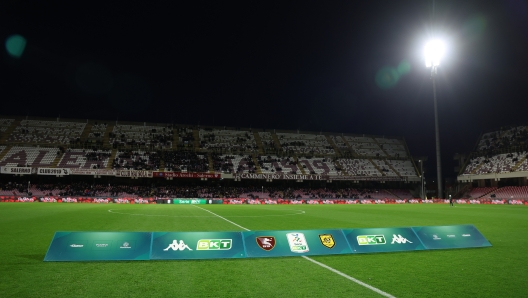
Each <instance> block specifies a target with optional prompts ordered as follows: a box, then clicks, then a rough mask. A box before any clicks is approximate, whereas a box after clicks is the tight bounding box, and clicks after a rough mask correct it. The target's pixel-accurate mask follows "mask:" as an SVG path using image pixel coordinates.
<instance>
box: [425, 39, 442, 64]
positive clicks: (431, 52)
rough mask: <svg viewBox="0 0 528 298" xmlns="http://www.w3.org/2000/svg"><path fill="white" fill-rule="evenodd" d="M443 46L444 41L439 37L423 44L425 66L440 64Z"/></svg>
mask: <svg viewBox="0 0 528 298" xmlns="http://www.w3.org/2000/svg"><path fill="white" fill-rule="evenodd" d="M444 51H445V47H444V43H443V42H442V41H441V40H439V39H433V40H431V41H429V42H428V43H427V44H426V45H425V49H424V53H425V66H426V67H431V66H438V65H440V59H442V56H443V55H444Z"/></svg>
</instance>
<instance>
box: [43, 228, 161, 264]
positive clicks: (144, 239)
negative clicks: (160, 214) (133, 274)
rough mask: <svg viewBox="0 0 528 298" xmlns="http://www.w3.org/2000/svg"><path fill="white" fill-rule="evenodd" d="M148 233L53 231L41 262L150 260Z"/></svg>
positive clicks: (149, 235)
mask: <svg viewBox="0 0 528 298" xmlns="http://www.w3.org/2000/svg"><path fill="white" fill-rule="evenodd" d="M151 234H152V233H149V232H146V233H144V232H56V233H55V236H54V237H53V240H52V241H51V245H50V247H49V249H48V252H47V253H46V257H45V258H44V261H103V260H104V261H125V260H127V261H128V260H149V257H150V256H149V253H150V240H151Z"/></svg>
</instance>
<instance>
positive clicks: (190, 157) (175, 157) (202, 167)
mask: <svg viewBox="0 0 528 298" xmlns="http://www.w3.org/2000/svg"><path fill="white" fill-rule="evenodd" d="M162 157H163V160H164V162H165V170H166V171H169V172H202V173H203V172H208V171H209V160H208V159H207V157H206V156H205V155H201V154H197V153H196V152H194V151H186V150H183V151H164V152H162Z"/></svg>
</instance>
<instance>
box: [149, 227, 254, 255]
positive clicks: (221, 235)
mask: <svg viewBox="0 0 528 298" xmlns="http://www.w3.org/2000/svg"><path fill="white" fill-rule="evenodd" d="M245 257H246V253H245V250H244V243H243V240H242V233H241V232H154V233H153V234H152V248H151V253H150V259H151V260H174V259H186V260H188V259H225V258H245Z"/></svg>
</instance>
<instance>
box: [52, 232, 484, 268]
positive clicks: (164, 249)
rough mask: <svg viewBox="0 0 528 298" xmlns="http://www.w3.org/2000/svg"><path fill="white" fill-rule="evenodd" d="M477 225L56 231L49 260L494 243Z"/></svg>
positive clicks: (255, 254) (260, 255) (349, 251)
mask: <svg viewBox="0 0 528 298" xmlns="http://www.w3.org/2000/svg"><path fill="white" fill-rule="evenodd" d="M489 246H491V243H490V242H489V241H488V240H487V239H486V238H485V237H484V236H483V235H482V234H481V233H480V231H479V230H478V229H477V228H476V227H475V226H473V225H456V226H428V227H401V228H360V229H324V230H285V231H245V232H56V233H55V236H54V237H53V240H52V242H51V244H50V247H49V249H48V252H47V254H46V256H45V258H44V261H103V260H104V261H119V260H197V259H226V258H263V257H288V256H301V255H307V256H308V255H339V254H355V253H380V252H398V251H416V250H430V249H453V248H471V247H489Z"/></svg>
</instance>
